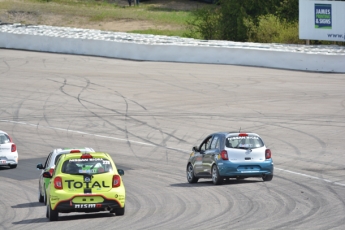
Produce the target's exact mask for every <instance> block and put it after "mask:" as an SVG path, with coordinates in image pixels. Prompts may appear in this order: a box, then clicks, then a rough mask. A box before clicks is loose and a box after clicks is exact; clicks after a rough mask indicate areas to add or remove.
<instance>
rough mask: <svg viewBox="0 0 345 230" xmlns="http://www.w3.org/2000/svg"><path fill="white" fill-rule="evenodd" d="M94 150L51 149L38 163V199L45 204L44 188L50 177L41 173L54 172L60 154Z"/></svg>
mask: <svg viewBox="0 0 345 230" xmlns="http://www.w3.org/2000/svg"><path fill="white" fill-rule="evenodd" d="M94 152H95V150H94V149H92V148H88V147H85V148H57V149H53V151H51V152H50V153H49V155H48V157H47V159H46V162H45V163H44V165H43V164H38V165H37V166H36V168H37V169H41V174H40V178H39V180H38V201H39V202H44V204H47V196H46V189H47V187H48V185H49V183H50V178H45V177H43V173H45V172H49V173H50V174H51V175H52V174H53V172H54V169H55V164H56V162H57V161H58V159H59V158H60V156H61V155H62V154H66V153H71V154H72V153H94Z"/></svg>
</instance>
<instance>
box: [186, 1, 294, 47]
mask: <svg viewBox="0 0 345 230" xmlns="http://www.w3.org/2000/svg"><path fill="white" fill-rule="evenodd" d="M193 14H194V17H193V19H192V20H191V21H189V22H188V23H189V26H190V29H191V33H198V34H200V35H201V37H203V38H204V39H208V40H209V39H213V40H215V39H219V40H231V41H246V40H247V39H248V29H249V28H248V26H247V25H246V23H245V20H251V21H252V22H253V23H254V24H257V23H258V19H259V16H262V15H267V14H272V15H275V16H277V17H278V18H279V19H281V20H286V21H290V22H296V21H298V0H218V4H214V5H213V6H212V7H205V8H202V9H198V10H196V11H195V12H194V13H193Z"/></svg>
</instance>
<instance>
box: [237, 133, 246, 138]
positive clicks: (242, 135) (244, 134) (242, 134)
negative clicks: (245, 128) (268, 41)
mask: <svg viewBox="0 0 345 230" xmlns="http://www.w3.org/2000/svg"><path fill="white" fill-rule="evenodd" d="M238 136H239V137H247V136H248V134H246V133H240V134H238Z"/></svg>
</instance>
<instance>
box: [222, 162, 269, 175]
mask: <svg viewBox="0 0 345 230" xmlns="http://www.w3.org/2000/svg"><path fill="white" fill-rule="evenodd" d="M216 164H217V166H218V171H219V175H220V176H224V177H236V176H241V177H243V176H244V177H255V176H258V177H261V176H262V175H263V174H265V175H271V174H273V171H274V165H273V161H272V159H270V160H265V161H263V162H262V163H257V162H255V163H253V164H250V163H249V164H246V165H243V163H242V164H236V163H233V162H231V161H226V160H218V161H217V162H216Z"/></svg>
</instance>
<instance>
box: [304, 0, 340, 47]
mask: <svg viewBox="0 0 345 230" xmlns="http://www.w3.org/2000/svg"><path fill="white" fill-rule="evenodd" d="M299 38H300V39H307V40H325V41H342V42H345V2H344V1H322V0H319V1H315V0H299Z"/></svg>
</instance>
